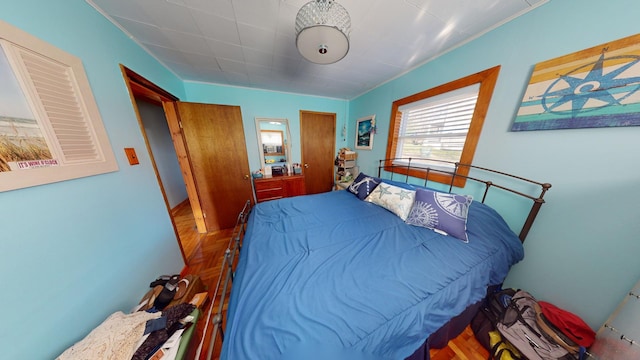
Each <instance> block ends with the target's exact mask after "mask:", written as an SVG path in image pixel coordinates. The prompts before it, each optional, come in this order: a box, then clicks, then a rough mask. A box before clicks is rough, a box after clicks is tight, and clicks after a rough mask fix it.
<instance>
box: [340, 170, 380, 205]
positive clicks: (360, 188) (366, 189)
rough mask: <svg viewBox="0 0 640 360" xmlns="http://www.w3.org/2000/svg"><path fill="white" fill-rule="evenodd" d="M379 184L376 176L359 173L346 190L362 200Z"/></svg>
mask: <svg viewBox="0 0 640 360" xmlns="http://www.w3.org/2000/svg"><path fill="white" fill-rule="evenodd" d="M378 184H380V179H379V178H377V177H373V176H369V175H367V174H365V173H360V174H358V176H357V177H356V179H355V180H353V182H352V183H351V185H349V187H348V188H347V190H348V191H349V192H351V193H353V194H354V195H356V196H357V197H358V199H360V200H364V199H365V198H366V197H367V196H369V194H371V192H372V191H373V190H374V189H375V188H376V187H377V186H378Z"/></svg>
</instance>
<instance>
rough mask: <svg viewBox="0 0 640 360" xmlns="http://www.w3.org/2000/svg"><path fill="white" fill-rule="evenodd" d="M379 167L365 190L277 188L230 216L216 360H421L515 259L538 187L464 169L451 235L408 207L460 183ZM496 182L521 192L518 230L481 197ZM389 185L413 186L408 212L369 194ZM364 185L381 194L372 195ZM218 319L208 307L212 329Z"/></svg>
mask: <svg viewBox="0 0 640 360" xmlns="http://www.w3.org/2000/svg"><path fill="white" fill-rule="evenodd" d="M410 163H411V160H409V167H410V165H411V164H410ZM402 164H403V165H402V166H405V165H404V162H402ZM455 166H456V167H457V166H459V164H455ZM465 166H466V165H465ZM384 169H385V166H384V164H383V163H381V167H380V170H379V174H378V175H379V176H378V177H374V176H370V177H367V176H365V177H366V178H371V179H377V181H378V182H380V185H377V186H375V187H374V186H373V184H368V185H371V187H372V188H374V189H367V191H366V196H360V195H362V194H358V189H355V191H353V193H352V192H350V191H333V192H329V193H324V194H316V195H307V196H300V197H294V198H285V199H281V200H277V201H269V202H264V203H260V204H257V205H256V206H254V207H253V209H251V212H250V214H249V215H247V212H246V211H244V212H243V214H241V215H239V217H238V218H239V225H240V229H241V230H240V231H236V232H234V234H235V235H234V237H233V239H234V240H235V241H233V247H232V249H230V250H229V251H228V252H227V253H228V255H229V257H227V258H226V259H225V264H226V267H227V268H228V269H229V270H231V269H232V266H233V264H234V263H235V261H234V259H233V257H232V255H233V254H236V253H239V259H238V261H237V268H236V269H235V272H233V271H229V276H228V277H229V285H230V283H231V282H232V283H233V289H232V292H231V296H230V300H229V310H228V316H227V320H226V328H225V330H224V333H222V331H220V334H221V335H223V339H224V342H223V348H222V353H221V359H233V360H240V359H264V360H267V359H301V358H304V359H425V358H427V359H428V356H429V355H428V354H429V347H430V346H438V347H439V346H442V345H444V344H446V341H448V340H449V338H452V337H455V336H456V335H457V333H459V331H461V330H462V329H463V328H464V327H465V326H466V324H468V322H469V321H470V319H471V317H472V316H473V315H474V314H475V311H476V310H477V305H478V304H479V303H480V301H481V300H482V299H483V298H484V297H485V296H486V294H487V291H488V289H491V288H492V287H496V286H500V284H501V283H502V282H503V280H504V278H505V277H506V275H507V273H508V271H509V269H510V267H511V266H512V265H513V264H515V263H517V262H518V261H520V260H521V259H522V258H523V256H524V251H523V247H522V241H524V238H525V237H526V233H527V232H528V230H529V228H530V227H531V225H532V223H533V219H535V216H536V214H537V212H538V210H539V208H540V206H541V205H542V203H543V202H544V200H543V199H542V197H543V196H544V193H545V192H546V191H547V190H548V189H549V187H550V185H549V184H543V183H538V182H535V181H531V180H527V179H523V178H520V177H514V176H512V175H508V174H504V173H501V172H493V171H492V170H489V169H484V168H475V167H474V170H473V171H472V176H466V177H467V178H468V179H470V180H473V181H474V182H478V183H480V184H481V185H482V186H481V187H482V188H483V190H481V193H482V194H481V195H480V196H476V198H478V200H473V201H470V199H469V198H468V197H465V198H462V202H465V199H468V200H469V201H468V202H467V203H466V206H467V207H466V212H465V215H466V220H465V224H464V226H465V229H464V230H465V231H464V233H463V234H458V235H455V236H453V235H452V234H454V233H455V232H454V231H450V229H446V230H447V231H448V232H447V233H445V232H443V231H442V230H441V229H438V228H436V229H435V231H434V230H433V229H432V228H429V227H425V226H420V225H424V224H418V225H416V224H415V217H414V218H412V216H413V215H415V213H413V211H414V208H416V207H417V204H419V199H420V200H421V201H422V200H424V201H430V200H425V199H427V197H426V196H427V195H428V196H434V197H435V198H441V197H447V196H448V195H449V194H448V193H454V194H455V193H457V195H453V196H455V198H456V199H457V200H460V199H461V198H460V195H461V193H460V190H462V189H455V188H454V187H453V185H451V186H450V187H449V191H441V190H435V189H431V188H430V187H429V186H428V185H429V184H428V183H425V184H422V185H416V184H415V183H414V184H412V185H407V184H406V182H407V181H409V182H411V180H410V178H409V177H408V176H407V177H405V183H401V182H399V181H397V179H395V180H394V179H393V176H394V174H396V173H397V172H396V171H394V172H389V173H388V174H390V176H389V177H390V178H389V179H384V178H383V176H382V175H381V173H382V172H384ZM387 169H389V168H388V167H387ZM480 170H482V171H489V172H491V174H493V175H496V176H506V177H508V178H509V179H510V180H509V181H518V182H519V181H524V182H526V183H527V184H528V185H527V186H531V184H533V187H534V188H535V187H538V190H540V189H541V192H540V195H537V196H529V195H526V194H524V193H521V192H520V191H518V190H512V189H509V188H506V187H503V186H501V185H498V184H497V183H496V182H495V181H494V179H493V177H490V178H491V180H488V181H485V180H479V179H477V178H475V177H474V176H475V175H474V174H475V173H474V172H475V171H480ZM453 173H456V174H457V173H458V172H457V171H455V170H454V172H453ZM362 175H365V174H362ZM362 175H361V176H359V177H358V178H357V179H356V181H355V182H354V183H358V181H359V180H362V179H363V176H362ZM396 176H397V174H396ZM414 182H415V181H414ZM360 183H361V184H363V186H364V184H365V182H362V181H360ZM452 184H453V181H452ZM376 188H377V189H378V190H375V189H376ZM398 189H404V190H398ZM496 189H497V190H499V191H507V192H509V193H510V194H515V195H517V196H519V197H525V198H528V199H530V200H532V201H533V206H532V207H531V209H530V211H529V213H528V214H527V220H526V221H525V224H524V226H523V229H522V231H521V232H520V236H518V235H516V234H515V233H514V232H513V231H512V230H511V229H510V228H509V226H508V225H507V223H506V222H505V221H504V219H503V218H502V217H501V216H500V215H499V214H498V212H497V211H496V210H494V209H493V208H492V207H490V206H488V205H486V204H484V203H483V202H484V201H485V199H486V198H487V195H488V194H489V193H490V192H491V191H495V190H496ZM352 190H354V189H352ZM452 190H456V191H452ZM393 191H396V192H397V193H398V194H400V195H399V196H400V198H403V197H405V196H406V194H405V195H404V196H403V195H402V194H403V193H404V192H405V191H406V192H407V193H410V192H412V191H413V199H411V201H410V202H411V204H412V205H410V206H409V207H410V209H409V210H408V211H407V209H405V208H403V210H402V211H399V212H398V211H397V209H396V208H394V207H393V206H395V205H397V201H405V200H403V199H400V200H398V199H395V200H394V201H395V202H391V203H392V204H393V206H391V207H389V204H388V203H384V201H382V200H381V199H382V198H385V197H386V198H388V195H387V194H388V193H390V192H393ZM474 191H475V190H474ZM375 192H378V193H382V195H379V194H378V196H379V197H380V199H378V201H376V200H375V199H373V200H372V198H375V196H374V195H375ZM418 194H420V195H418ZM425 194H427V195H425ZM429 199H430V198H429ZM447 199H449V200H450V199H453V197H452V196H449V197H448V198H447ZM387 202H389V200H387ZM456 204H458V203H457V202H456ZM416 211H417V210H416ZM423 215H424V214H423ZM442 216H443V215H441V217H442ZM245 219H246V220H247V221H246V224H245V223H244V221H243V220H245ZM412 219H413V225H410V223H412ZM241 220H242V221H241ZM441 222H442V221H441ZM245 231H246V232H245ZM240 248H241V249H242V250H241V251H240ZM221 276H222V274H221ZM221 280H222V278H221ZM219 283H222V281H219ZM227 286H228V284H227V282H226V281H225V282H224V289H223V290H222V291H221V293H222V294H224V293H226V291H227ZM220 310H222V306H220ZM222 317H223V314H218V315H217V316H216V320H215V321H214V322H215V323H216V325H218V326H217V327H216V329H217V328H218V327H219V325H221V323H222ZM213 337H214V340H215V337H216V335H215V334H214V336H213ZM211 349H212V347H211V348H210V351H211Z"/></svg>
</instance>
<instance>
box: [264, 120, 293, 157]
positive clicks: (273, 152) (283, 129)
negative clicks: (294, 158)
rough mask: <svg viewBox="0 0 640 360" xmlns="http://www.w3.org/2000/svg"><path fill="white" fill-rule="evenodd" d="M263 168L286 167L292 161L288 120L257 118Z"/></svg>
mask: <svg viewBox="0 0 640 360" xmlns="http://www.w3.org/2000/svg"><path fill="white" fill-rule="evenodd" d="M256 132H257V134H256V135H257V137H258V149H259V153H260V164H261V167H265V165H268V166H272V167H273V166H285V165H286V164H287V163H289V162H290V160H291V141H290V139H291V133H290V132H289V121H288V120H287V119H271V118H256Z"/></svg>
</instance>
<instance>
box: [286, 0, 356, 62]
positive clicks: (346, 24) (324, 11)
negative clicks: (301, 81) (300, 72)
mask: <svg viewBox="0 0 640 360" xmlns="http://www.w3.org/2000/svg"><path fill="white" fill-rule="evenodd" d="M350 32H351V18H350V17H349V13H348V12H347V10H345V8H344V7H342V6H341V5H339V4H337V3H336V2H334V1H333V0H314V1H310V2H308V3H306V4H305V5H304V6H302V8H301V9H300V11H298V15H297V16H296V46H297V48H298V51H299V52H300V54H301V55H302V56H303V57H304V58H305V59H307V60H309V61H311V62H313V63H316V64H332V63H334V62H336V61H338V60H340V59H342V58H344V57H345V56H346V55H347V52H348V51H349V33H350Z"/></svg>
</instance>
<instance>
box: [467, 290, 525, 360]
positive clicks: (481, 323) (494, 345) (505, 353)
mask: <svg viewBox="0 0 640 360" xmlns="http://www.w3.org/2000/svg"><path fill="white" fill-rule="evenodd" d="M515 293H516V290H514V289H504V290H499V291H496V292H494V293H491V294H489V295H487V297H486V298H485V300H484V302H483V303H482V305H481V307H480V310H479V311H478V313H477V314H476V315H475V316H474V317H473V319H472V320H471V330H473V333H474V335H475V337H476V339H477V340H478V342H479V343H480V344H481V345H482V346H483V347H484V348H485V349H487V350H488V351H489V354H490V358H492V359H505V360H511V359H522V355H521V354H520V353H519V352H518V350H516V349H515V348H514V347H513V346H512V345H510V344H509V343H508V342H506V341H505V340H504V339H503V338H502V336H501V335H500V333H499V332H498V330H497V328H496V324H497V323H498V322H499V321H500V319H502V317H503V315H504V312H505V311H506V310H507V307H508V306H509V304H510V303H511V298H512V297H513V295H514V294H515Z"/></svg>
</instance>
